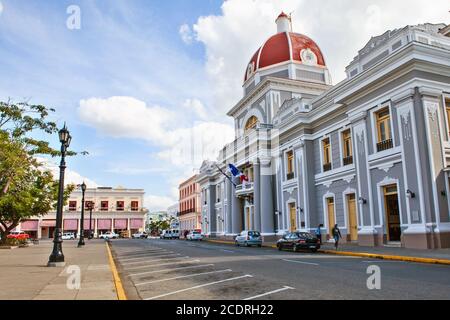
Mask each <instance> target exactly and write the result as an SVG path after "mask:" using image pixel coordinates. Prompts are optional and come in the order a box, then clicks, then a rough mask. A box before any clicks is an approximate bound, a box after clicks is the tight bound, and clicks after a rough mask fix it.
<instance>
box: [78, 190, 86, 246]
mask: <svg viewBox="0 0 450 320" xmlns="http://www.w3.org/2000/svg"><path fill="white" fill-rule="evenodd" d="M85 192H86V183H84V182H83V183H82V184H81V194H82V196H81V222H80V223H81V225H80V240H79V241H78V248H80V247H82V246H84V194H85Z"/></svg>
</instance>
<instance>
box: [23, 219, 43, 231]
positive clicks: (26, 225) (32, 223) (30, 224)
mask: <svg viewBox="0 0 450 320" xmlns="http://www.w3.org/2000/svg"><path fill="white" fill-rule="evenodd" d="M38 226H39V220H26V221H23V222H22V223H21V224H20V230H22V231H37V229H38Z"/></svg>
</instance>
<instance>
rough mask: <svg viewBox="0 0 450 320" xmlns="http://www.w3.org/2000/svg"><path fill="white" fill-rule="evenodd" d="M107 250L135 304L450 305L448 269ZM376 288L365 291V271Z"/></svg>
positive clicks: (270, 254) (307, 257) (181, 244)
mask: <svg viewBox="0 0 450 320" xmlns="http://www.w3.org/2000/svg"><path fill="white" fill-rule="evenodd" d="M112 243H113V251H114V254H115V259H116V262H117V264H118V266H119V271H120V273H121V277H122V279H123V280H124V282H125V285H126V286H128V287H129V288H133V289H134V288H135V289H136V290H135V292H136V293H137V295H136V296H135V298H141V299H147V300H155V299H169V300H190V299H199V300H210V299H214V300H231V299H233V300H244V299H249V300H252V299H261V300H271V299H273V300H275V299H295V300H303V299H450V267H448V266H443V265H429V264H418V263H407V262H398V261H384V260H371V259H365V258H364V259H363V258H356V257H343V256H332V255H324V254H311V253H308V252H305V253H293V252H288V251H282V252H279V251H277V250H274V249H270V248H244V247H233V246H229V245H221V244H216V243H207V242H187V241H183V240H155V239H152V240H150V239H148V240H116V241H113V242H112ZM373 265H375V266H378V267H379V268H380V271H381V289H380V290H377V289H373V290H369V289H368V287H367V279H368V277H369V276H370V274H368V273H367V269H368V267H369V266H373Z"/></svg>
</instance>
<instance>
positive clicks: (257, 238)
mask: <svg viewBox="0 0 450 320" xmlns="http://www.w3.org/2000/svg"><path fill="white" fill-rule="evenodd" d="M234 244H235V245H236V246H240V245H244V246H246V247H249V246H257V247H261V246H262V237H261V233H260V232H259V231H254V230H244V231H242V232H241V233H240V234H239V235H238V236H236V238H235V240H234Z"/></svg>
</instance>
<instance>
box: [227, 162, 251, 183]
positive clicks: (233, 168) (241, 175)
mask: <svg viewBox="0 0 450 320" xmlns="http://www.w3.org/2000/svg"><path fill="white" fill-rule="evenodd" d="M228 168H229V171H230V172H231V174H232V175H233V176H235V177H239V179H240V180H241V184H247V182H248V177H247V176H246V175H245V174H244V173H243V172H242V171H240V170H239V169H238V168H236V166H235V165H233V164H231V163H230V164H229V165H228Z"/></svg>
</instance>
